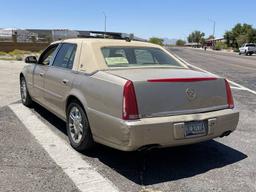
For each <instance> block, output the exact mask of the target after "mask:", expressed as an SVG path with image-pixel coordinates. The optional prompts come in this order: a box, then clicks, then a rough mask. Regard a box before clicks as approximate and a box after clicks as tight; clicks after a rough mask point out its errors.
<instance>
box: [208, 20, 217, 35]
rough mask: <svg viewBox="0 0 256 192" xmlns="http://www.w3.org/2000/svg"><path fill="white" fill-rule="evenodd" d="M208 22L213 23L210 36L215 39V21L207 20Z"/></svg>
mask: <svg viewBox="0 0 256 192" xmlns="http://www.w3.org/2000/svg"><path fill="white" fill-rule="evenodd" d="M209 21H211V22H212V23H213V30H212V35H213V37H215V28H216V21H215V20H212V19H209Z"/></svg>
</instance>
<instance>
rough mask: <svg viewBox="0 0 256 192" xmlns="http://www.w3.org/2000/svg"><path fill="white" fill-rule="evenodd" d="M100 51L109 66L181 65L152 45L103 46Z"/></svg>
mask: <svg viewBox="0 0 256 192" xmlns="http://www.w3.org/2000/svg"><path fill="white" fill-rule="evenodd" d="M101 51H102V54H103V57H104V59H105V62H106V64H107V65H108V66H109V67H137V66H138V67H141V66H156V65H165V66H174V67H182V66H181V65H180V64H179V63H178V62H177V61H176V60H175V59H174V58H173V57H171V56H170V55H168V54H167V53H165V52H164V51H163V50H161V49H158V48H154V47H152V48H151V47H104V48H102V49H101Z"/></svg>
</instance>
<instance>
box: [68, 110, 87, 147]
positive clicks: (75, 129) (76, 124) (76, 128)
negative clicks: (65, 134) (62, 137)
mask: <svg viewBox="0 0 256 192" xmlns="http://www.w3.org/2000/svg"><path fill="white" fill-rule="evenodd" d="M68 126H69V130H70V135H71V138H72V140H73V142H74V143H76V144H78V143H80V142H81V139H82V136H83V132H84V126H83V119H82V115H81V112H80V111H79V109H78V108H77V107H76V106H73V107H72V108H71V110H70V112H69V125H68Z"/></svg>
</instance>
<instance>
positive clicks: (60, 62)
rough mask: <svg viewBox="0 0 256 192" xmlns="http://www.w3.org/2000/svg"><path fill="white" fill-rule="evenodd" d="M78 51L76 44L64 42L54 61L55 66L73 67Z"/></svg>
mask: <svg viewBox="0 0 256 192" xmlns="http://www.w3.org/2000/svg"><path fill="white" fill-rule="evenodd" d="M75 53H76V45H75V44H69V43H64V44H62V45H61V47H60V50H59V51H58V53H57V55H56V57H55V59H54V61H53V64H52V65H53V66H56V67H61V68H67V69H72V67H73V63H74V58H75Z"/></svg>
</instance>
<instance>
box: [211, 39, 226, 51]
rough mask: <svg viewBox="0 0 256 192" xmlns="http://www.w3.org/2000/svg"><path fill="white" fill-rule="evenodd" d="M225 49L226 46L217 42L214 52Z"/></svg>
mask: <svg viewBox="0 0 256 192" xmlns="http://www.w3.org/2000/svg"><path fill="white" fill-rule="evenodd" d="M227 48H228V46H227V44H226V43H224V42H221V41H219V42H217V43H216V44H215V46H214V50H222V49H227Z"/></svg>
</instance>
